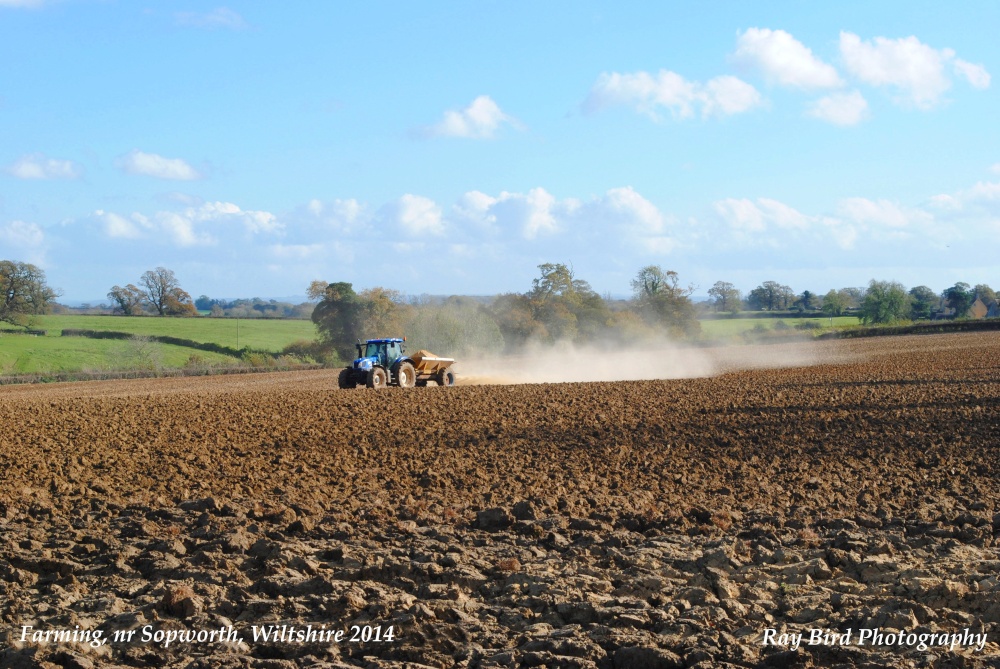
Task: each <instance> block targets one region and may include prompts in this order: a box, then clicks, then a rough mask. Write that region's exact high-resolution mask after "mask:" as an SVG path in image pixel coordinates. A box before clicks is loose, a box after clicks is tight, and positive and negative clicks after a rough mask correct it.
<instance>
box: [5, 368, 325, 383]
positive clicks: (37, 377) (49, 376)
mask: <svg viewBox="0 0 1000 669" xmlns="http://www.w3.org/2000/svg"><path fill="white" fill-rule="evenodd" d="M324 368H325V367H324V365H322V364H319V363H302V364H296V365H281V366H277V367H235V366H234V367H188V368H184V367H182V368H178V369H161V370H121V371H114V370H108V371H102V372H51V373H45V372H37V373H34V374H13V375H9V376H0V386H14V385H27V384H33V383H61V382H69V381H116V380H122V379H159V378H175V377H185V376H224V375H227V374H264V373H267V372H302V371H310V370H315V369H324Z"/></svg>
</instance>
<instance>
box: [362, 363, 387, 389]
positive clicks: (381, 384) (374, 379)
mask: <svg viewBox="0 0 1000 669" xmlns="http://www.w3.org/2000/svg"><path fill="white" fill-rule="evenodd" d="M385 383H386V376H385V370H384V369H382V368H381V367H373V368H372V371H370V372H368V380H367V381H366V382H365V385H366V386H368V387H369V388H374V389H375V390H381V389H382V388H385Z"/></svg>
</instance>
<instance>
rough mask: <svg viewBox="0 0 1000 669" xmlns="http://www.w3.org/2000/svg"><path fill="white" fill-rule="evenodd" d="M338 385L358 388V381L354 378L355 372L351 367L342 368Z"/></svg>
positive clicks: (345, 387) (346, 387)
mask: <svg viewBox="0 0 1000 669" xmlns="http://www.w3.org/2000/svg"><path fill="white" fill-rule="evenodd" d="M337 385H338V386H340V387H341V388H343V389H345V390H347V389H348V388H357V386H358V382H357V381H355V380H354V374H353V373H352V371H351V368H350V367H345V368H344V369H342V370H340V376H339V377H337Z"/></svg>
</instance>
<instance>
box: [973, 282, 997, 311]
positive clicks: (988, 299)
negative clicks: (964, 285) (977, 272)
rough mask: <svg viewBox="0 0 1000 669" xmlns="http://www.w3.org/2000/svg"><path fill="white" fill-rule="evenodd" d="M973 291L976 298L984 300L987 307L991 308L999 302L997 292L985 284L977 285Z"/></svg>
mask: <svg viewBox="0 0 1000 669" xmlns="http://www.w3.org/2000/svg"><path fill="white" fill-rule="evenodd" d="M972 290H973V292H974V293H975V294H976V297H978V298H979V299H980V300H982V301H983V304H985V305H986V306H990V305H991V304H993V303H995V302H996V301H997V294H996V292H995V291H994V290H993V289H992V288H990V287H989V285H987V284H985V283H979V284H976V287H975V288H973V289H972Z"/></svg>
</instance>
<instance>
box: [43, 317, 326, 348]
mask: <svg viewBox="0 0 1000 669" xmlns="http://www.w3.org/2000/svg"><path fill="white" fill-rule="evenodd" d="M36 327H39V328H41V329H43V330H48V331H49V335H57V336H58V335H60V334H61V333H62V331H63V328H70V329H79V330H114V331H117V332H129V333H131V334H140V335H161V336H169V337H180V338H182V339H191V340H193V341H197V342H202V343H206V344H208V343H214V344H220V345H222V346H229V347H232V348H244V347H247V346H249V347H250V348H252V349H254V350H259V351H272V352H275V353H277V352H278V351H281V349H283V348H285V347H286V346H288V345H289V344H291V343H292V342H295V341H298V340H300V339H315V338H316V326H315V325H313V324H312V321H301V320H277V319H271V318H253V319H247V318H240V319H238V320H237V319H235V318H156V317H152V316H41V317H39V323H38V325H37V326H36Z"/></svg>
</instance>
